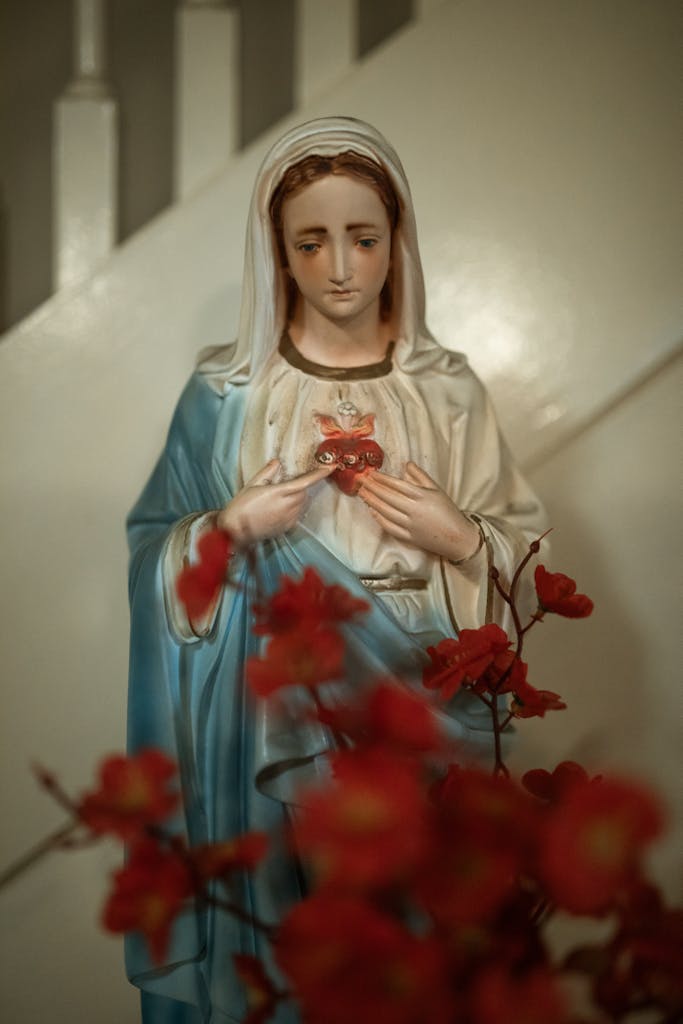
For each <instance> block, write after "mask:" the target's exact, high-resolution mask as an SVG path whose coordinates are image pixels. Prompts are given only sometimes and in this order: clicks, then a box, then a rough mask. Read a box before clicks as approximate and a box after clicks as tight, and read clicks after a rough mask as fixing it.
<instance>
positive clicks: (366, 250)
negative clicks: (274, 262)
mask: <svg viewBox="0 0 683 1024" xmlns="http://www.w3.org/2000/svg"><path fill="white" fill-rule="evenodd" d="M282 229H283V237H284V243H285V252H286V254H287V262H288V266H289V270H290V273H291V274H292V277H293V278H294V280H295V281H296V283H297V286H298V288H299V291H300V293H301V296H302V299H303V302H304V304H308V306H309V307H311V308H312V309H314V310H316V311H317V313H319V314H320V315H322V316H323V317H325V318H326V319H328V320H332V321H334V322H336V323H339V324H348V325H350V324H353V323H359V322H361V321H362V320H365V319H372V318H373V317H374V318H376V319H377V320H379V296H380V292H381V291H382V288H383V286H384V282H385V281H386V279H387V273H388V271H389V261H390V258H391V226H390V224H389V218H388V216H387V212H386V210H385V208H384V204H383V203H382V200H381V199H380V197H379V195H378V194H377V192H375V190H374V189H373V188H372V187H371V186H370V185H366V184H365V183H364V182H362V181H359V180H358V179H357V178H350V177H345V176H343V175H336V174H330V175H328V176H327V177H325V178H319V179H318V180H317V181H314V182H313V183H312V184H311V185H307V186H306V188H304V189H302V190H301V191H300V192H297V193H296V194H295V195H293V196H291V197H290V198H289V199H286V200H285V202H284V204H283V208H282Z"/></svg>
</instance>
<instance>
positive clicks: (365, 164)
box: [270, 149, 401, 320]
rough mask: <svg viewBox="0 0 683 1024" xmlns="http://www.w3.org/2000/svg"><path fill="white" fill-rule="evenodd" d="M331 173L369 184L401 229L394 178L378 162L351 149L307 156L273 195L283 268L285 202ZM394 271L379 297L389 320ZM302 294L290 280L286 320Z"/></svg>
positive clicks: (391, 221) (284, 177) (382, 312)
mask: <svg viewBox="0 0 683 1024" xmlns="http://www.w3.org/2000/svg"><path fill="white" fill-rule="evenodd" d="M329 174H337V175H340V176H341V175H345V176H346V177H348V178H356V179H357V180H358V181H362V182H363V184H365V185H369V186H370V187H371V188H373V189H374V190H375V192H376V193H377V195H378V196H379V198H380V199H381V200H382V203H383V204H384V208H385V210H386V211H387V217H388V218H389V224H390V225H391V231H392V234H393V232H394V230H395V229H396V227H397V226H398V223H399V220H400V216H401V201H400V199H399V197H398V196H397V194H396V191H395V189H394V186H393V184H392V183H391V179H390V177H389V175H388V174H387V172H386V171H385V169H384V167H382V165H381V164H378V163H375V161H374V160H371V159H370V158H369V157H367V156H362V155H361V154H360V153H356V152H354V151H353V150H351V149H349V150H346V151H345V152H343V153H336V154H335V155H334V156H318V155H315V154H313V155H312V156H307V157H304V159H303V160H299V162H298V163H296V164H292V166H291V167H288V168H287V170H286V171H285V173H284V174H283V175H282V177H281V178H280V180H279V182H278V184H277V186H276V188H275V191H274V192H273V196H272V198H271V200H270V219H271V221H272V224H273V228H274V230H275V240H276V243H277V251H278V255H279V257H280V265H281V266H283V267H286V266H287V255H286V252H285V241H284V235H283V230H282V208H283V206H284V203H285V200H286V199H290V198H291V197H292V196H294V195H296V194H297V193H298V192H301V191H302V189H304V188H306V186H307V185H312V184H313V182H314V181H318V180H319V179H320V178H326V177H327V176H328V175H329ZM392 293H393V289H392V269H391V267H390V268H389V274H388V276H387V279H386V281H385V283H384V287H383V288H382V291H381V294H380V316H381V317H382V319H383V320H388V319H389V315H390V313H391V307H392ZM298 294H299V290H298V288H297V286H296V282H295V281H294V280H293V279H292V278H291V277H290V278H289V279H288V283H287V320H290V319H291V317H292V316H293V314H294V307H295V305H296V300H297V297H298Z"/></svg>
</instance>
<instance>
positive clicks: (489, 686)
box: [468, 650, 528, 696]
mask: <svg viewBox="0 0 683 1024" xmlns="http://www.w3.org/2000/svg"><path fill="white" fill-rule="evenodd" d="M527 668H528V666H527V664H526V662H525V661H522V660H521V658H519V657H518V655H517V654H516V652H515V651H512V650H507V651H501V652H500V653H499V654H497V655H496V656H495V658H494V659H493V661H492V662H491V664H490V665H489V667H488V668H487V669H486V671H485V672H484V673H483V675H481V676H480V677H479V679H477V680H476V682H474V683H472V684H471V685H469V687H468V688H469V689H470V690H471V691H472V692H473V693H478V694H491V695H493V696H496V695H498V694H502V693H510V692H511V691H513V690H519V689H522V687H524V686H525V685H526V674H527Z"/></svg>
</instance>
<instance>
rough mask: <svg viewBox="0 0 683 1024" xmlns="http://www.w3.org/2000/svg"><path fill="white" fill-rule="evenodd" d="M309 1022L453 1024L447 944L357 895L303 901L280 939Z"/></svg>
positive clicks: (284, 964) (281, 956)
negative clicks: (421, 933)
mask: <svg viewBox="0 0 683 1024" xmlns="http://www.w3.org/2000/svg"><path fill="white" fill-rule="evenodd" d="M275 952H276V957H277V961H278V963H279V965H280V967H281V968H282V970H283V971H284V972H285V973H286V975H287V977H288V978H289V980H290V981H291V983H292V986H293V989H294V993H295V995H296V997H297V999H298V1001H299V1002H300V1004H301V1008H302V1016H303V1019H304V1020H305V1021H306V1024H349V1022H350V1021H353V1024H377V1022H378V1021H381V1022H382V1024H424V1022H425V1021H429V1022H430V1024H450V1021H452V1020H453V1007H454V1002H453V997H452V993H451V992H450V990H449V984H448V978H447V974H446V965H445V963H444V955H443V951H442V950H441V948H440V947H439V944H438V943H437V942H436V941H435V940H433V939H429V938H427V939H421V938H417V937H415V936H414V935H412V934H411V933H410V932H409V931H408V930H407V929H406V928H404V926H403V925H402V924H401V923H400V922H398V921H397V920H395V919H394V918H392V917H388V916H387V915H386V914H383V913H381V912H380V911H378V910H376V909H374V908H373V907H371V906H370V905H369V904H367V903H364V902H361V901H360V900H355V899H341V898H340V897H339V896H333V895H324V894H319V895H316V896H313V897H311V898H309V899H307V900H304V901H303V902H302V903H299V904H297V905H296V906H295V907H294V909H293V910H292V911H291V912H290V913H289V914H288V916H287V917H286V918H285V920H284V921H283V923H282V925H281V927H280V930H279V934H278V938H277V940H276V948H275Z"/></svg>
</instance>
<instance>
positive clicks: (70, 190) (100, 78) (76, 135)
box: [53, 0, 118, 288]
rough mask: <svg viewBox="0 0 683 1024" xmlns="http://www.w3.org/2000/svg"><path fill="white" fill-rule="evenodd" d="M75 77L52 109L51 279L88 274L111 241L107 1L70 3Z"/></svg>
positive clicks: (113, 124) (114, 156) (112, 133)
mask: <svg viewBox="0 0 683 1024" xmlns="http://www.w3.org/2000/svg"><path fill="white" fill-rule="evenodd" d="M73 10H74V77H73V79H72V81H71V82H70V83H69V85H68V86H67V88H66V89H65V91H64V93H63V94H62V95H61V96H60V98H59V99H58V100H57V101H56V103H55V107H54V112H53V123H54V139H53V159H54V163H53V189H54V191H53V283H54V286H55V288H63V287H65V286H66V285H71V284H75V283H76V282H77V281H80V280H82V279H83V278H84V277H86V276H87V275H88V274H89V273H91V271H92V270H93V268H94V267H95V266H96V264H97V263H98V262H99V261H100V260H101V259H102V258H103V257H105V256H106V255H107V254H108V253H109V252H110V251H111V250H112V248H113V246H114V245H115V243H116V225H117V164H118V148H117V147H118V128H117V106H116V101H115V100H114V98H113V97H112V95H111V91H110V89H109V86H108V83H107V81H106V78H105V29H104V13H105V12H104V0H74V7H73Z"/></svg>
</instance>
